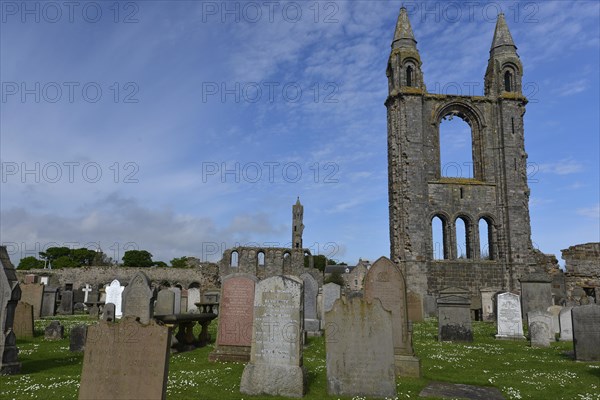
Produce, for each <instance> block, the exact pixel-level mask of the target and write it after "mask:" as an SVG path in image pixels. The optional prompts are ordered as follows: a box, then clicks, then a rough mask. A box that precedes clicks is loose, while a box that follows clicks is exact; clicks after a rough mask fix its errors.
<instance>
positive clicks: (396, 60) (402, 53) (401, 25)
mask: <svg viewBox="0 0 600 400" xmlns="http://www.w3.org/2000/svg"><path fill="white" fill-rule="evenodd" d="M387 76H388V82H389V92H390V94H392V93H394V92H396V91H398V90H409V91H410V90H411V89H408V88H416V89H419V90H425V85H424V84H423V74H422V72H421V56H420V55H419V50H417V41H416V40H415V37H414V35H413V31H412V27H411V26H410V21H409V19H408V12H407V11H406V8H404V7H402V8H401V9H400V15H399V16H398V22H396V30H395V32H394V40H393V41H392V52H391V54H390V59H389V62H388V67H387ZM412 90H414V89H412Z"/></svg>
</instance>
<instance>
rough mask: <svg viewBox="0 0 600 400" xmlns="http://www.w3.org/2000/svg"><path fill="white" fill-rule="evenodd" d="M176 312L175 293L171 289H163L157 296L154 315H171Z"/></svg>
mask: <svg viewBox="0 0 600 400" xmlns="http://www.w3.org/2000/svg"><path fill="white" fill-rule="evenodd" d="M174 311H175V293H173V291H172V290H170V289H168V288H167V289H162V290H161V291H159V292H158V295H157V296H156V304H155V305H154V315H171V314H173V313H174Z"/></svg>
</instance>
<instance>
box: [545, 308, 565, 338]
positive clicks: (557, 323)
mask: <svg viewBox="0 0 600 400" xmlns="http://www.w3.org/2000/svg"><path fill="white" fill-rule="evenodd" d="M561 310H562V307H561V306H550V307H548V309H547V310H546V311H548V312H549V313H550V315H552V331H553V332H554V333H560V321H559V320H558V316H559V314H560V311H561Z"/></svg>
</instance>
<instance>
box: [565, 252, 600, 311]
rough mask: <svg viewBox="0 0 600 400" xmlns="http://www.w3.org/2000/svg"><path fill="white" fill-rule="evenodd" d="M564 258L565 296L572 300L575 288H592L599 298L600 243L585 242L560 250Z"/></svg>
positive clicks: (597, 298) (598, 298)
mask: <svg viewBox="0 0 600 400" xmlns="http://www.w3.org/2000/svg"><path fill="white" fill-rule="evenodd" d="M561 253H562V259H563V260H565V267H566V272H565V285H566V289H567V298H568V299H571V300H573V291H574V289H575V288H582V289H594V290H595V296H596V301H597V302H598V301H599V300H600V243H585V244H579V245H575V246H571V247H569V248H568V249H565V250H561Z"/></svg>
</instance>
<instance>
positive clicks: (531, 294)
mask: <svg viewBox="0 0 600 400" xmlns="http://www.w3.org/2000/svg"><path fill="white" fill-rule="evenodd" d="M519 282H521V309H522V311H523V315H527V314H528V313H529V312H530V311H544V312H545V311H546V310H547V309H548V307H550V306H552V305H553V302H552V278H551V277H550V276H549V275H548V274H546V273H533V274H529V275H526V276H524V277H522V278H521V279H519Z"/></svg>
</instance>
